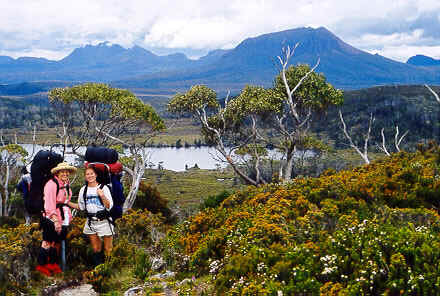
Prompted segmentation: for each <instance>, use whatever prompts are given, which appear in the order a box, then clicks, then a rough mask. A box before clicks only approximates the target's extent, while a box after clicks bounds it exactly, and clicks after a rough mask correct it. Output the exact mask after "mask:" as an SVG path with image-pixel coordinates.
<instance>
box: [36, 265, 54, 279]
mask: <svg viewBox="0 0 440 296" xmlns="http://www.w3.org/2000/svg"><path fill="white" fill-rule="evenodd" d="M47 265H48V264H46V265H37V267H35V270H37V271H39V272H40V273H42V274H44V275H46V276H51V275H52V274H51V271H50V270H49V269H48V268H47Z"/></svg>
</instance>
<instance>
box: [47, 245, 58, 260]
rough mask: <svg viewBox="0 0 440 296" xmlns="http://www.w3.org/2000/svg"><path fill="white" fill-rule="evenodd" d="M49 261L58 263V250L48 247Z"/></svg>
mask: <svg viewBox="0 0 440 296" xmlns="http://www.w3.org/2000/svg"><path fill="white" fill-rule="evenodd" d="M49 263H52V264H53V263H58V252H57V249H55V248H52V247H51V248H49Z"/></svg>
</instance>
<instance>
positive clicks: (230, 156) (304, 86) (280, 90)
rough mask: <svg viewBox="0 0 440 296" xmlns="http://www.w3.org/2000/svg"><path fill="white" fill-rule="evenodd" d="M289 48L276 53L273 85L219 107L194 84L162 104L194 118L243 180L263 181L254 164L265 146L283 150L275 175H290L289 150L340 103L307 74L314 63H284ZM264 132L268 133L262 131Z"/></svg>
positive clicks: (305, 145)
mask: <svg viewBox="0 0 440 296" xmlns="http://www.w3.org/2000/svg"><path fill="white" fill-rule="evenodd" d="M295 48H296V46H295ZM295 48H294V49H295ZM294 49H293V50H291V49H290V48H289V47H288V48H287V49H285V50H284V53H285V56H284V57H278V58H279V61H280V63H281V72H280V74H279V75H278V76H277V77H276V78H275V82H274V87H273V88H270V89H265V88H262V87H258V86H246V87H245V88H244V89H243V90H242V92H241V93H240V95H239V96H237V97H236V98H233V99H232V100H230V101H229V100H228V98H226V100H225V106H224V107H223V108H222V107H220V105H219V104H218V102H217V98H216V94H215V92H214V91H213V90H211V89H209V88H208V87H206V86H203V85H197V86H194V87H192V88H191V89H190V90H189V91H188V92H187V93H185V94H177V95H175V96H174V97H173V99H172V100H171V102H170V103H169V105H168V110H169V111H171V112H174V113H190V114H192V115H193V116H194V117H195V118H196V119H198V120H199V121H200V122H201V124H202V133H203V134H204V136H205V140H206V141H207V142H209V143H212V144H214V145H215V147H216V149H217V151H218V152H219V153H220V155H221V156H222V158H223V159H224V160H225V161H227V162H228V163H229V164H230V165H231V167H232V168H233V169H234V171H235V172H236V173H237V174H238V175H239V176H240V177H241V178H242V180H244V182H245V183H247V184H252V185H258V184H264V183H266V182H267V180H265V179H264V178H263V177H262V176H261V174H260V170H259V164H260V160H261V159H262V157H264V156H265V154H266V153H267V151H266V149H265V147H266V146H267V145H268V144H270V145H272V146H274V147H276V148H277V149H278V150H279V151H281V152H282V154H283V158H282V160H281V164H280V171H279V177H280V179H281V180H283V181H285V180H289V179H291V177H292V170H293V163H294V155H295V152H296V151H298V150H300V149H309V148H310V143H313V142H314V141H311V139H310V135H309V133H308V130H309V127H310V123H311V120H312V118H313V117H314V116H319V115H320V114H322V113H323V112H324V111H325V110H326V109H327V108H328V107H329V106H330V105H338V104H341V103H342V101H343V97H342V92H341V91H340V90H336V89H335V88H333V86H331V85H330V84H329V83H327V82H326V80H325V77H324V76H323V75H321V74H316V73H314V72H313V71H314V69H315V68H316V67H317V66H318V63H317V64H316V65H315V67H313V68H310V67H309V66H307V65H300V66H296V67H294V66H290V67H288V61H289V59H290V58H291V57H292V55H293V53H294ZM208 114H211V116H208ZM269 130H273V132H272V133H268V131H269ZM237 154H247V155H250V156H251V159H252V168H253V171H254V173H255V174H254V176H250V175H249V174H247V173H246V172H245V171H244V170H243V169H242V165H240V163H239V162H238V161H237V159H236V157H234V156H236V155H237Z"/></svg>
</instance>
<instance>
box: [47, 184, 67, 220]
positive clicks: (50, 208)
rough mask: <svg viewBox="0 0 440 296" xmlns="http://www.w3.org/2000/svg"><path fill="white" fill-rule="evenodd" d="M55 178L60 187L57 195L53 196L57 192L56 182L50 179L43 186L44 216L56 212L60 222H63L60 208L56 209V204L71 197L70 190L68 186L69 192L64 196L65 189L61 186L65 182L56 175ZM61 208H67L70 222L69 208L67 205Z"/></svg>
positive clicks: (49, 215)
mask: <svg viewBox="0 0 440 296" xmlns="http://www.w3.org/2000/svg"><path fill="white" fill-rule="evenodd" d="M55 178H56V179H57V181H58V184H59V188H60V190H59V191H58V195H57V196H55V195H56V192H57V184H56V183H55V182H54V181H53V180H52V179H50V180H49V181H48V182H47V183H46V185H45V186H44V211H45V213H44V216H46V217H47V218H51V217H52V216H53V215H54V214H56V215H57V217H58V221H59V222H60V224H63V219H62V218H61V212H60V209H57V204H59V203H64V202H65V201H66V200H70V199H71V198H72V190H71V189H70V188H69V192H68V194H67V195H68V196H66V189H64V188H61V187H63V186H65V184H64V183H63V181H61V180H60V179H58V178H57V177H56V176H55ZM63 208H67V209H68V210H67V212H68V215H69V223H70V221H72V213H71V211H70V208H69V207H67V206H66V207H63Z"/></svg>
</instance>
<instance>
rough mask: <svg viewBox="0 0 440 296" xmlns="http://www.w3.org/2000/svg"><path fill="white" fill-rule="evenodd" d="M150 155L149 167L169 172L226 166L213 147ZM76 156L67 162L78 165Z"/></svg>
mask: <svg viewBox="0 0 440 296" xmlns="http://www.w3.org/2000/svg"><path fill="white" fill-rule="evenodd" d="M21 146H22V147H23V148H25V149H26V151H27V152H28V153H29V154H31V153H32V144H22V145H21ZM48 149H50V147H43V146H40V145H36V147H35V150H36V151H37V152H38V151H39V150H48ZM53 150H54V151H55V152H57V153H60V154H62V149H61V147H54V148H53ZM80 150H82V151H81V152H82V153H85V148H84V149H80ZM147 151H148V153H149V165H150V166H151V167H152V168H157V167H158V165H159V163H160V164H161V166H162V167H163V168H165V169H167V170H172V171H177V172H180V171H184V170H185V165H187V166H188V167H189V168H191V167H193V166H194V165H195V164H197V166H198V167H199V168H201V169H215V168H216V167H218V166H222V167H224V166H225V164H224V163H221V162H218V161H216V160H215V159H214V158H213V155H214V156H215V155H217V153H216V151H215V149H214V148H212V147H200V148H196V147H189V148H172V147H164V148H147ZM76 159H77V156H76V155H72V154H66V155H65V160H66V161H67V162H68V163H70V164H76Z"/></svg>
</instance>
